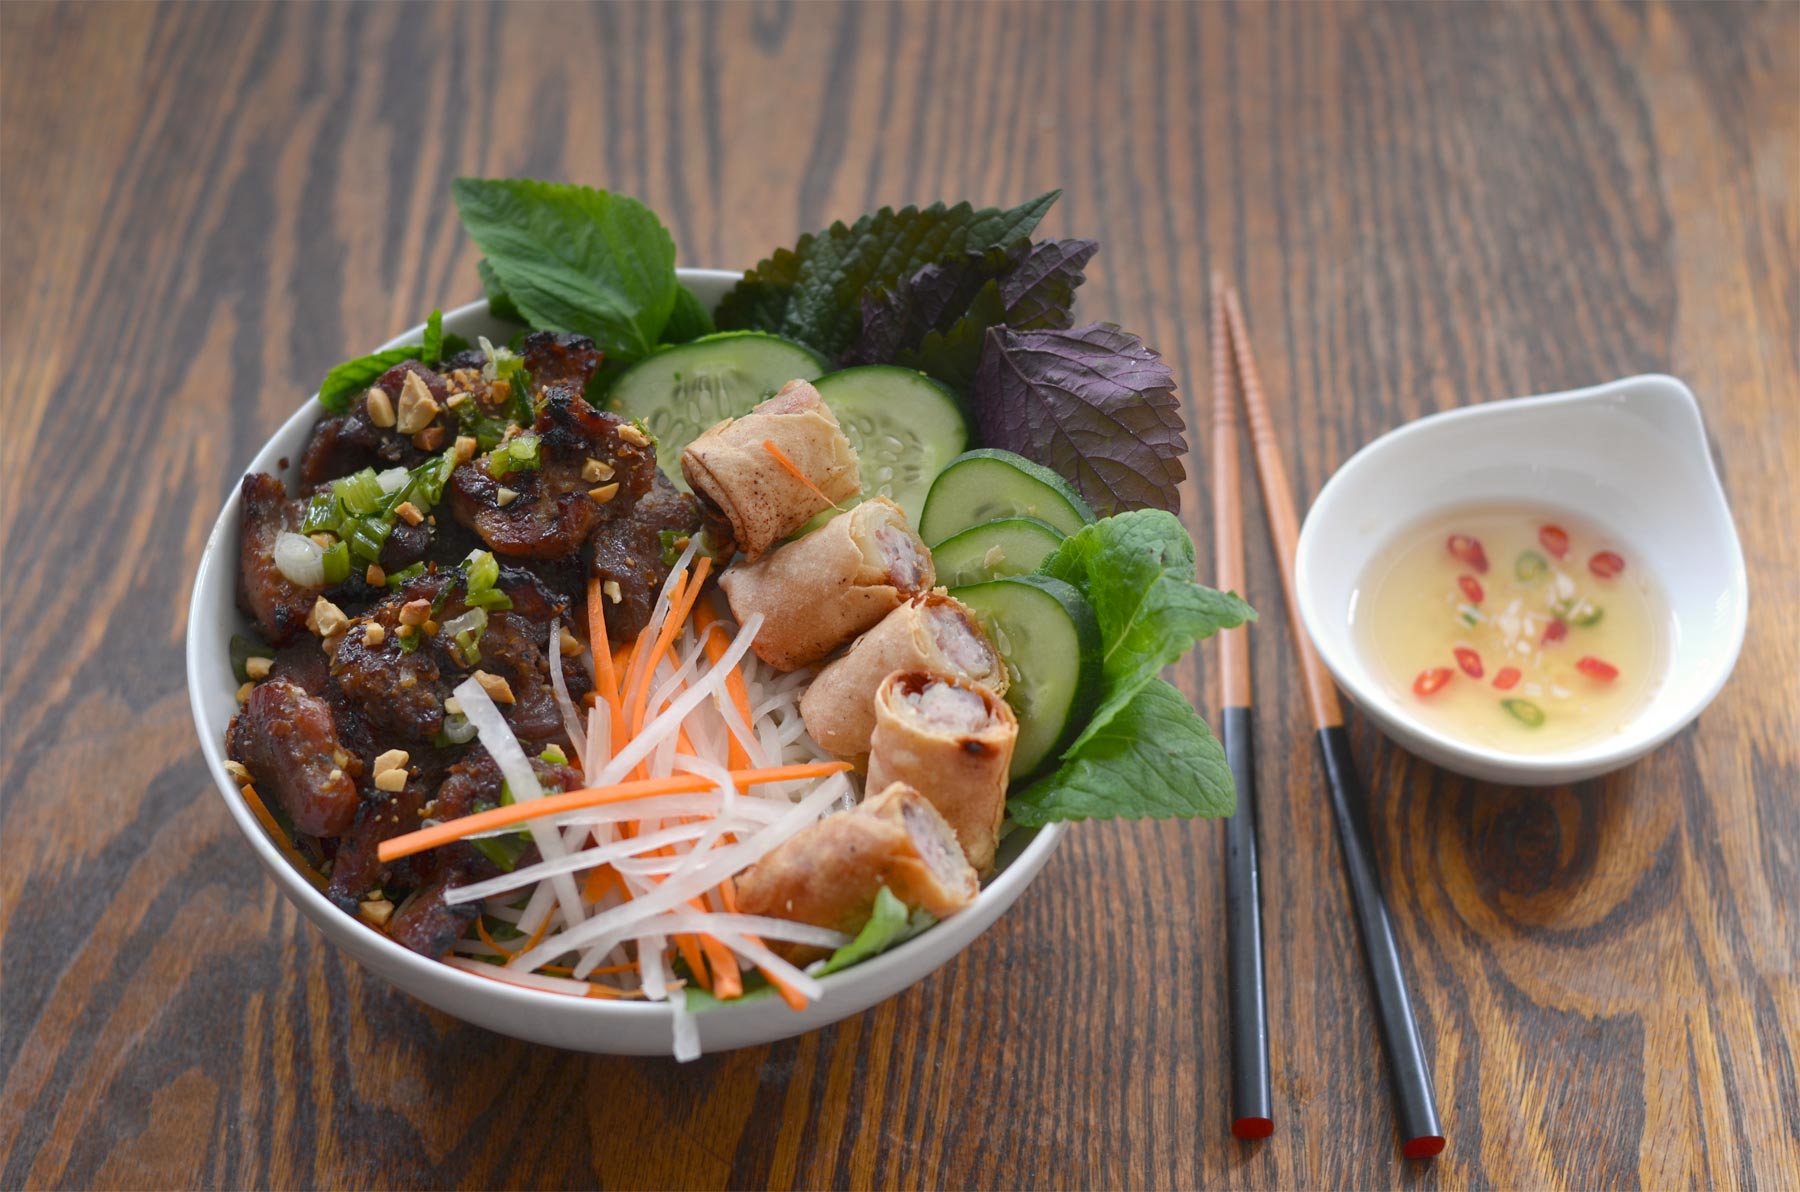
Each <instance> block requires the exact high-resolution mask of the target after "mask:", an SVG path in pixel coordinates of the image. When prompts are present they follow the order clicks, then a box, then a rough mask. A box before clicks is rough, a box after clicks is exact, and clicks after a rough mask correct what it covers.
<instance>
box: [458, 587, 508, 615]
mask: <svg viewBox="0 0 1800 1192" xmlns="http://www.w3.org/2000/svg"><path fill="white" fill-rule="evenodd" d="M463 603H464V604H466V605H468V606H469V607H470V608H491V609H493V610H494V611H496V612H498V611H500V610H501V609H507V608H511V607H512V606H513V602H512V597H511V596H508V595H507V594H506V593H505V592H502V591H501V590H500V589H499V588H488V589H487V590H486V591H482V592H469V593H467V594H465V595H464V596H463Z"/></svg>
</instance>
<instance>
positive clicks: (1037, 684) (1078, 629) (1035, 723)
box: [950, 575, 1101, 781]
mask: <svg viewBox="0 0 1800 1192" xmlns="http://www.w3.org/2000/svg"><path fill="white" fill-rule="evenodd" d="M950 594H951V595H952V596H954V597H956V598H957V599H958V600H960V601H962V602H963V603H964V604H965V605H967V606H968V607H969V610H970V611H971V612H973V613H974V614H975V619H976V620H977V621H979V622H981V627H982V628H983V629H985V630H986V631H987V635H988V638H989V640H991V641H992V642H993V643H994V648H995V649H997V650H999V651H1000V656H1001V657H1002V658H1004V659H1005V660H1006V671H1007V675H1008V677H1009V678H1010V679H1011V686H1009V687H1008V688H1007V689H1006V702H1007V703H1009V704H1011V705H1012V710H1013V712H1014V713H1015V714H1016V715H1017V716H1018V718H1019V740H1018V744H1017V745H1015V746H1014V747H1013V760H1012V777H1013V779H1014V780H1015V781H1016V780H1018V779H1020V778H1024V777H1026V776H1028V775H1030V774H1034V773H1036V772H1037V771H1038V770H1040V769H1043V768H1045V767H1047V766H1049V765H1053V764H1055V761H1056V758H1057V757H1058V755H1060V754H1061V753H1062V751H1063V750H1064V749H1066V748H1068V745H1069V742H1070V741H1072V740H1074V739H1075V737H1076V735H1077V734H1078V733H1080V731H1081V729H1082V727H1083V726H1084V725H1086V724H1087V722H1088V717H1089V716H1091V715H1093V712H1094V705H1095V704H1097V703H1099V701H1100V671H1101V659H1100V622H1099V621H1098V620H1096V619H1095V617H1094V610H1093V607H1092V606H1091V605H1089V604H1088V602H1087V600H1086V599H1085V598H1084V597H1083V596H1082V595H1081V593H1080V592H1077V591H1076V590H1075V589H1074V588H1073V587H1071V586H1069V585H1068V584H1065V583H1063V582H1062V581H1061V580H1059V579H1051V578H1050V577H1049V576H1047V575H1019V576H1010V577H1008V578H1006V579H994V580H989V581H988V582H986V583H983V584H971V585H970V586H969V587H966V588H956V589H954V590H952V591H951V593H950Z"/></svg>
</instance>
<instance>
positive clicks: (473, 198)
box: [451, 178, 679, 362]
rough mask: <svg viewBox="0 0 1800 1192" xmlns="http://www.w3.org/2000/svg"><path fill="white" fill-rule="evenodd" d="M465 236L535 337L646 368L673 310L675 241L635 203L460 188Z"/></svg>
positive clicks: (522, 188) (508, 183)
mask: <svg viewBox="0 0 1800 1192" xmlns="http://www.w3.org/2000/svg"><path fill="white" fill-rule="evenodd" d="M451 193H452V194H453V195H454V196H455V198H456V207H457V210H458V211H459V212H460V213H461V214H462V221H463V226H464V227H465V228H466V229H468V232H469V236H470V237H471V238H472V239H473V240H474V241H475V243H476V245H477V246H478V247H479V248H480V249H481V251H482V253H483V255H484V256H485V257H486V258H487V265H488V267H489V270H490V271H491V272H492V274H493V275H494V277H495V279H496V280H498V282H499V284H500V285H501V286H502V287H503V289H504V293H505V294H506V296H507V297H508V298H510V299H511V300H512V303H513V305H514V306H515V307H516V308H517V309H518V311H519V313H520V314H522V315H524V316H525V320H526V322H527V323H529V324H530V325H531V326H533V327H537V328H540V329H545V330H551V331H572V332H575V333H577V334H580V335H586V336H588V337H589V338H591V339H592V340H593V341H594V342H595V343H596V344H598V345H599V347H600V350H601V351H603V352H605V353H606V354H607V356H608V357H609V358H612V359H616V360H619V361H621V362H623V361H629V360H639V359H642V358H643V357H645V356H648V355H649V354H650V353H651V352H652V351H653V350H654V349H655V348H656V344H657V339H658V337H659V336H660V335H661V334H662V329H663V327H664V326H665V325H666V324H667V323H668V321H669V316H670V314H671V313H673V311H674V309H675V301H676V291H677V289H678V288H679V287H678V285H677V283H676V281H675V241H674V238H673V237H671V236H670V235H669V231H668V229H667V228H665V227H663V225H662V221H661V220H659V219H657V218H656V215H655V214H654V213H653V212H652V211H651V210H650V209H649V208H648V207H646V206H644V205H643V204H642V203H640V202H638V201H637V200H636V199H632V198H628V197H626V196H624V195H615V194H611V193H609V192H607V191H603V190H594V189H592V188H591V187H586V186H574V185H570V184H567V183H559V182H538V181H534V180H532V179H528V178H497V179H483V178H458V179H457V180H456V181H455V182H454V183H453V184H452V185H451Z"/></svg>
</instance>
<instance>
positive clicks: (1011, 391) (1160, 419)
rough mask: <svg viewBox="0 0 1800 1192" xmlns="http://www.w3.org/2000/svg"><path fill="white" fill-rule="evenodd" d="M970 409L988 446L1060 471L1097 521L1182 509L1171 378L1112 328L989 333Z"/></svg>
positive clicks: (1181, 448)
mask: <svg viewBox="0 0 1800 1192" xmlns="http://www.w3.org/2000/svg"><path fill="white" fill-rule="evenodd" d="M972 405H973V408H974V414H975V425H976V430H977V433H978V434H979V435H980V438H981V442H982V443H983V445H985V446H988V447H1000V448H1004V449H1005V450H1007V451H1014V452H1017V453H1018V454H1020V455H1023V456H1024V457H1025V458H1027V459H1030V460H1035V461H1037V462H1038V463H1040V464H1043V465H1044V466H1045V467H1047V468H1051V469H1054V470H1055V471H1057V472H1059V473H1061V474H1062V475H1063V476H1065V477H1067V478H1068V479H1069V481H1070V482H1071V483H1072V484H1074V485H1075V488H1076V490H1077V491H1079V492H1080V493H1081V495H1082V497H1083V498H1085V499H1086V501H1087V503H1088V504H1089V505H1092V506H1093V507H1094V511H1095V512H1096V513H1099V514H1100V515H1101V516H1105V515H1107V514H1111V513H1118V512H1120V511H1121V510H1126V509H1143V508H1155V509H1167V510H1170V511H1175V510H1179V509H1180V508H1181V494H1180V491H1179V488H1178V486H1179V485H1180V483H1181V480H1182V477H1184V476H1185V475H1186V474H1187V471H1186V467H1185V466H1184V464H1183V463H1182V460H1183V458H1184V457H1185V456H1186V455H1187V438H1186V436H1185V434H1184V427H1183V425H1182V419H1181V403H1180V401H1179V400H1177V398H1176V396H1175V379H1174V374H1173V373H1171V372H1170V371H1169V368H1168V366H1167V365H1166V364H1164V363H1163V361H1162V357H1161V356H1159V355H1157V354H1156V352H1154V351H1152V350H1151V349H1150V348H1148V347H1146V346H1145V345H1144V342H1143V341H1142V340H1141V339H1139V338H1138V337H1137V336H1135V335H1132V334H1130V333H1128V332H1125V331H1121V330H1119V328H1117V327H1114V326H1112V325H1111V324H1107V323H1089V324H1088V325H1087V326H1085V327H1077V328H1074V329H1073V330H1067V331H1062V330H1041V331H1018V330H1012V329H1009V328H1006V327H992V328H989V329H988V332H987V340H986V343H985V344H984V346H983V348H982V352H981V364H980V368H979V369H978V370H977V372H976V375H975V386H974V391H973V394H972Z"/></svg>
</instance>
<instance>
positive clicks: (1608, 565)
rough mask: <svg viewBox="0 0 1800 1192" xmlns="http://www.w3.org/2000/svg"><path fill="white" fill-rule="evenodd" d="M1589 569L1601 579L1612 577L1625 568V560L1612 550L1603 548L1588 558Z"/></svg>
mask: <svg viewBox="0 0 1800 1192" xmlns="http://www.w3.org/2000/svg"><path fill="white" fill-rule="evenodd" d="M1588 570H1589V571H1591V572H1593V573H1594V574H1595V575H1597V576H1599V577H1600V578H1601V579H1611V578H1612V577H1613V576H1615V575H1617V574H1619V572H1621V571H1623V570H1625V560H1624V559H1622V558H1620V557H1619V556H1618V555H1616V554H1614V553H1613V552H1612V551H1609V550H1603V551H1601V552H1600V553H1599V554H1597V555H1595V556H1594V557H1593V558H1591V559H1589V560H1588Z"/></svg>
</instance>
